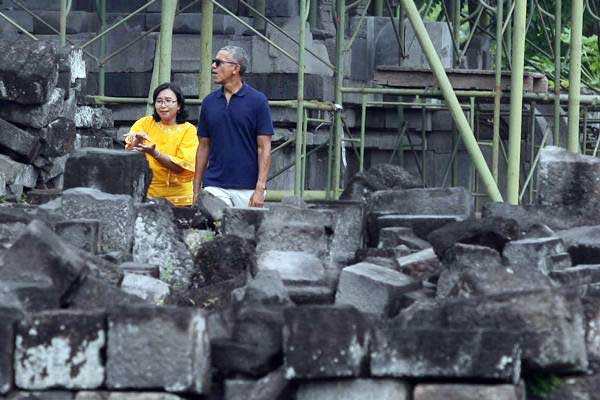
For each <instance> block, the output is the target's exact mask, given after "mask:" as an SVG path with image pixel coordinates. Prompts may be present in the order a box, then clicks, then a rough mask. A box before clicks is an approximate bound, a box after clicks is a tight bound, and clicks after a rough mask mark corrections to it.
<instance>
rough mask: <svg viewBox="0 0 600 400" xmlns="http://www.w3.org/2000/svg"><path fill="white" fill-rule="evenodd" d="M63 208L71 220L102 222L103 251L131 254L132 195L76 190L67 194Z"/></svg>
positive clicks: (101, 247) (68, 191)
mask: <svg viewBox="0 0 600 400" xmlns="http://www.w3.org/2000/svg"><path fill="white" fill-rule="evenodd" d="M62 207H63V211H64V215H65V217H66V218H67V219H78V218H86V219H98V220H100V221H102V224H101V232H102V234H101V245H100V251H101V252H110V251H123V252H126V253H130V252H131V249H132V246H133V233H134V221H135V209H134V206H133V198H132V197H131V196H127V195H117V194H108V193H104V192H101V191H99V190H96V189H92V188H74V189H68V190H65V191H64V192H63V196H62Z"/></svg>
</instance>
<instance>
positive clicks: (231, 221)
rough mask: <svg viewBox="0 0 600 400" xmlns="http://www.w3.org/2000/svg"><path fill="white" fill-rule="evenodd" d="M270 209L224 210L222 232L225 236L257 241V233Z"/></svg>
mask: <svg viewBox="0 0 600 400" xmlns="http://www.w3.org/2000/svg"><path fill="white" fill-rule="evenodd" d="M266 212H269V209H268V208H241V207H229V208H226V209H224V210H223V224H222V228H221V229H222V231H223V234H224V235H236V236H239V237H241V238H244V239H250V240H256V231H257V230H258V228H259V227H260V224H261V223H262V220H263V217H264V214H265V213H266Z"/></svg>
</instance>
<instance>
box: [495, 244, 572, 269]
mask: <svg viewBox="0 0 600 400" xmlns="http://www.w3.org/2000/svg"><path fill="white" fill-rule="evenodd" d="M565 251H566V250H565V246H564V244H563V241H562V239H560V238H558V237H546V238H532V239H521V240H513V241H511V242H508V243H507V244H506V246H505V247H504V251H503V252H502V255H503V256H504V257H506V258H507V259H508V261H509V263H510V265H511V268H512V269H513V270H515V269H520V268H526V269H531V267H532V266H535V268H536V269H537V270H538V271H540V272H542V273H543V274H544V275H548V274H549V273H550V272H552V271H553V270H554V268H555V264H554V262H553V260H552V258H551V256H555V255H559V254H564V253H565Z"/></svg>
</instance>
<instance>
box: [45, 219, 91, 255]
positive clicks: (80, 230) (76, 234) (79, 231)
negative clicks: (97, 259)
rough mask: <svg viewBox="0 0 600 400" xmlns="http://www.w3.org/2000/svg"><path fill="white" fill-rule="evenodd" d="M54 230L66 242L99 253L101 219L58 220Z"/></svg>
mask: <svg viewBox="0 0 600 400" xmlns="http://www.w3.org/2000/svg"><path fill="white" fill-rule="evenodd" d="M54 232H56V234H57V235H58V236H60V237H61V239H62V240H64V241H65V242H67V243H69V244H71V245H73V246H75V247H77V248H80V249H82V250H85V251H87V252H90V253H93V254H97V253H98V250H99V249H100V220H97V219H75V220H69V221H63V222H58V223H57V224H56V225H54Z"/></svg>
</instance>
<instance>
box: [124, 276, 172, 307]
mask: <svg viewBox="0 0 600 400" xmlns="http://www.w3.org/2000/svg"><path fill="white" fill-rule="evenodd" d="M121 290H122V291H124V292H125V293H129V294H132V295H134V296H137V297H139V298H141V299H144V300H146V301H147V302H148V303H151V304H156V305H162V304H164V302H165V299H166V298H167V296H169V294H170V293H171V289H170V288H169V285H167V284H166V283H164V282H163V281H160V280H158V279H156V278H152V277H151V276H145V275H139V274H127V273H126V274H125V276H124V277H123V282H121Z"/></svg>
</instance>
